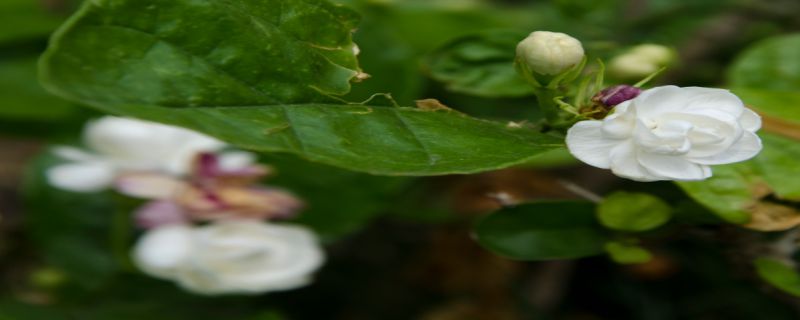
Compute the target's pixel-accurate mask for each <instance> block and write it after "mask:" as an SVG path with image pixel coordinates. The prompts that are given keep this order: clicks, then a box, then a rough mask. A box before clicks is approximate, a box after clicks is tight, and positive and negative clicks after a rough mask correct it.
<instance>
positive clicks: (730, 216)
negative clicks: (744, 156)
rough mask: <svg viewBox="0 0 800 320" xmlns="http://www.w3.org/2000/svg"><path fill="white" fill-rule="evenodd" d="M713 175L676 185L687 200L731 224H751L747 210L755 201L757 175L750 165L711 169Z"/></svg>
mask: <svg viewBox="0 0 800 320" xmlns="http://www.w3.org/2000/svg"><path fill="white" fill-rule="evenodd" d="M713 170H714V175H713V176H711V178H708V179H706V180H703V181H681V182H676V183H677V184H678V186H680V187H681V189H683V191H685V192H686V193H687V194H688V195H689V196H690V197H692V198H693V199H694V200H696V201H697V202H699V203H700V204H702V205H703V206H705V207H707V208H709V209H711V211H713V212H714V213H715V214H717V215H718V216H720V217H721V218H723V219H725V220H726V221H728V222H731V223H737V224H741V223H746V222H748V221H749V220H750V213H748V212H747V210H746V209H747V207H749V206H751V205H752V204H753V203H754V202H755V200H754V196H753V190H752V189H753V188H754V185H755V184H756V183H758V173H757V172H755V169H754V168H753V166H752V164H751V163H750V162H745V163H738V164H729V165H723V166H715V167H714V169H713Z"/></svg>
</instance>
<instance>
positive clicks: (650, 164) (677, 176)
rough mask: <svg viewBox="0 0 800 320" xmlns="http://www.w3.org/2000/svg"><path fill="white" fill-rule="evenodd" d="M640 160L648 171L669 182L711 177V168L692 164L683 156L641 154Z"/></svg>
mask: <svg viewBox="0 0 800 320" xmlns="http://www.w3.org/2000/svg"><path fill="white" fill-rule="evenodd" d="M638 159H639V163H640V164H641V165H642V166H644V167H645V169H647V171H649V172H651V173H654V174H657V175H659V176H662V177H663V178H666V179H669V180H679V181H688V180H703V179H706V178H708V177H710V176H711V169H710V168H709V167H707V166H704V165H700V164H696V163H692V162H690V161H689V160H687V159H686V158H685V157H683V156H673V155H664V154H656V153H647V152H640V153H639V155H638Z"/></svg>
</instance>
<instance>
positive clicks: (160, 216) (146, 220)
mask: <svg viewBox="0 0 800 320" xmlns="http://www.w3.org/2000/svg"><path fill="white" fill-rule="evenodd" d="M133 216H134V218H135V219H136V225H137V226H139V227H141V228H145V229H152V228H157V227H163V226H167V225H173V224H184V223H187V222H188V218H187V217H186V215H185V213H184V211H183V209H182V208H181V207H180V206H179V205H178V204H177V203H175V202H172V201H168V200H158V201H151V202H148V203H145V204H144V205H143V206H141V207H139V209H136V212H134V214H133Z"/></svg>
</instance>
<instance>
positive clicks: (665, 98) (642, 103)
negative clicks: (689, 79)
mask: <svg viewBox="0 0 800 320" xmlns="http://www.w3.org/2000/svg"><path fill="white" fill-rule="evenodd" d="M681 90H682V89H681V88H679V87H676V86H662V87H655V88H651V89H648V90H645V91H643V92H642V94H640V95H639V96H638V97H636V98H634V99H633V100H629V101H631V104H633V108H635V109H636V113H637V114H638V117H640V118H641V117H643V118H646V119H657V118H659V116H660V115H661V114H663V113H667V112H679V111H683V109H684V106H685V105H686V101H687V99H686V98H687V96H686V95H685V94H683V93H682V91H681Z"/></svg>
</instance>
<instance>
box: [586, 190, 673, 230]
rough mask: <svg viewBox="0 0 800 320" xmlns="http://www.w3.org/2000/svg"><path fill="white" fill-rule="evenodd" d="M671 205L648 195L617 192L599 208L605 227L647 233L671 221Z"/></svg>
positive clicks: (600, 217) (598, 212)
mask: <svg viewBox="0 0 800 320" xmlns="http://www.w3.org/2000/svg"><path fill="white" fill-rule="evenodd" d="M671 210H672V209H670V207H669V205H667V204H666V203H665V202H664V201H663V200H661V199H659V198H658V197H655V196H652V195H650V194H646V193H631V192H615V193H612V194H611V195H609V196H607V197H606V198H605V199H603V202H601V203H600V205H599V206H598V207H597V216H598V218H599V219H600V223H601V224H603V225H604V226H606V227H608V228H611V229H614V230H622V231H647V230H650V229H653V228H656V227H659V226H661V225H662V224H664V223H666V222H667V221H669V219H670V217H671V215H672V212H671Z"/></svg>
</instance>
